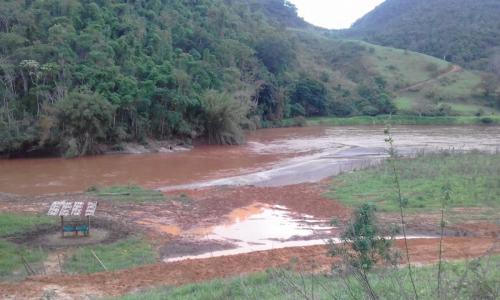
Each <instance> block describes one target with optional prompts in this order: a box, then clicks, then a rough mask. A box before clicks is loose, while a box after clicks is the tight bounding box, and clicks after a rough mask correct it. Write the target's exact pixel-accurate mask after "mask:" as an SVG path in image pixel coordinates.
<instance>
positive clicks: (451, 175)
mask: <svg viewBox="0 0 500 300" xmlns="http://www.w3.org/2000/svg"><path fill="white" fill-rule="evenodd" d="M397 168H398V172H399V175H400V178H399V179H400V184H401V190H402V193H403V198H404V200H405V202H406V203H407V205H408V206H407V207H406V209H407V210H409V211H431V210H436V209H439V208H440V207H441V198H442V191H441V190H442V187H443V186H445V185H447V184H449V186H450V188H451V189H452V190H453V194H452V197H453V203H451V204H450V207H477V206H488V207H496V206H498V205H499V204H500V203H499V202H498V199H500V198H499V197H500V186H499V185H498V180H499V179H500V178H499V174H500V158H499V156H498V155H492V154H481V153H469V154H460V153H439V154H426V155H423V156H419V157H417V158H415V159H404V160H402V161H399V162H398V163H397ZM331 189H332V191H331V192H330V193H329V195H330V196H331V197H332V198H334V199H336V200H338V201H340V202H342V203H344V204H346V205H348V206H353V207H356V206H358V205H359V204H361V203H363V202H366V201H370V202H373V203H376V204H377V207H379V208H380V209H381V210H383V211H389V212H397V211H398V210H399V203H398V202H397V201H396V199H395V198H394V174H393V173H392V169H391V167H390V165H389V164H388V163H383V164H382V165H381V166H377V167H373V168H370V169H366V170H361V171H356V172H353V173H348V174H343V175H341V176H339V177H337V178H335V179H334V181H333V185H332V188H331Z"/></svg>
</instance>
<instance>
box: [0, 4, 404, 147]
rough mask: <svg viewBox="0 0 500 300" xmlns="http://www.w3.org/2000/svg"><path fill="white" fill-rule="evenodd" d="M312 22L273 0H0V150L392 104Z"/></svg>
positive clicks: (193, 132) (267, 122)
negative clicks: (304, 19) (308, 22)
mask: <svg viewBox="0 0 500 300" xmlns="http://www.w3.org/2000/svg"><path fill="white" fill-rule="evenodd" d="M323 35H324V33H322V32H321V31H320V30H318V29H315V28H313V27H312V26H311V25H309V24H307V23H305V22H304V21H303V20H302V19H301V18H299V17H298V16H297V13H296V8H295V7H294V6H293V5H292V4H290V3H288V2H286V1H285V2H283V1H281V0H272V1H271V0H251V1H237V0H224V1H223V0H190V1H184V0H134V1H130V0H113V1H102V0H95V1H92V0H67V1H58V0H44V1H42V0H9V1H2V2H1V3H0V95H1V104H0V154H1V153H3V154H9V153H37V152H40V151H44V152H45V153H60V154H63V155H67V156H78V155H83V154H91V153H98V152H100V151H101V149H100V146H101V145H114V146H115V147H117V148H119V147H120V143H122V142H129V141H136V142H143V141H144V140H146V139H148V138H153V139H169V138H179V139H183V140H187V141H189V140H191V139H194V138H200V137H202V138H206V139H207V141H208V142H210V143H222V144H234V143H239V142H241V141H242V129H245V128H256V127H260V126H271V125H273V124H277V125H279V123H280V122H281V120H282V119H284V118H293V117H302V116H318V115H327V114H337V115H353V114H371V115H375V114H379V113H390V112H392V111H394V106H393V104H392V103H391V101H390V97H389V95H388V93H387V91H386V90H385V82H384V81H383V80H382V79H380V78H378V79H376V80H375V79H372V78H371V76H368V75H369V74H368V72H364V71H363V66H362V65H361V64H360V63H359V62H356V57H357V56H356V55H357V53H358V54H359V52H362V51H364V49H363V47H361V46H359V45H357V44H352V43H341V42H334V41H333V40H332V39H326V38H324V37H323ZM306 47H307V48H308V49H307V51H310V52H311V53H312V54H311V53H309V52H307V53H306V52H305V50H304V48H306ZM314 47H316V48H314ZM325 64H327V65H329V67H328V68H325ZM330 66H331V67H330ZM321 68H322V69H324V70H320V69H321ZM331 69H337V70H342V74H347V75H345V76H344V75H338V74H340V73H332V71H331ZM338 72H340V71H338ZM336 74H337V75H338V76H337V75H336ZM335 76H337V77H339V78H340V77H342V78H344V79H342V80H340V79H339V80H337V79H336V78H335Z"/></svg>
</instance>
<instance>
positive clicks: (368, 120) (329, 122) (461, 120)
mask: <svg viewBox="0 0 500 300" xmlns="http://www.w3.org/2000/svg"><path fill="white" fill-rule="evenodd" d="M485 118H489V119H490V121H491V122H488V124H494V125H500V116H487V117H473V116H454V117H418V116H406V115H393V116H387V115H386V116H375V117H370V116H357V117H349V118H339V117H319V118H308V119H307V125H310V126H314V125H325V126H344V125H345V126H356V125H387V124H391V125H481V124H484V121H483V120H485Z"/></svg>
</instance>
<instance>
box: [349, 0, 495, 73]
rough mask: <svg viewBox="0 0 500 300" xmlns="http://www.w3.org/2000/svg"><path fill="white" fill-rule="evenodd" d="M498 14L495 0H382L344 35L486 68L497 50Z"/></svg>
mask: <svg viewBox="0 0 500 300" xmlns="http://www.w3.org/2000/svg"><path fill="white" fill-rule="evenodd" d="M498 11H500V3H499V2H498V1H496V0H484V1H475V0H453V1H449V0H427V1H410V0H388V1H385V2H384V3H382V4H381V5H380V6H378V7H377V8H376V9H375V10H373V11H372V12H370V13H368V14H367V15H366V16H364V17H363V18H361V19H360V20H358V21H357V22H356V23H354V25H353V26H352V27H351V29H350V30H349V31H348V32H347V34H348V35H350V36H356V37H362V38H364V39H366V40H368V41H370V42H373V43H376V44H381V45H385V46H391V47H395V48H401V49H410V50H413V51H417V52H422V53H426V54H429V55H432V56H435V57H438V58H443V57H445V58H446V60H448V61H451V62H454V63H457V64H461V65H465V66H469V67H476V68H481V69H486V68H487V67H488V59H489V57H490V56H491V55H493V54H494V53H495V47H498V46H500V31H499V25H500V21H499V19H498V16H497V14H498ZM409 33H411V34H409ZM430 33H432V34H430Z"/></svg>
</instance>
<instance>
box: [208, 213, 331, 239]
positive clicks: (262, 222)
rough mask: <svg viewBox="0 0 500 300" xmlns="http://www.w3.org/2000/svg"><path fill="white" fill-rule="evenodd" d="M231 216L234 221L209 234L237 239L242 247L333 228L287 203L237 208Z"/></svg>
mask: <svg viewBox="0 0 500 300" xmlns="http://www.w3.org/2000/svg"><path fill="white" fill-rule="evenodd" d="M235 216H236V218H235ZM231 217H232V218H233V219H232V222H231V223H229V224H223V225H220V226H216V227H214V228H212V232H211V233H210V234H208V235H207V236H206V237H205V238H207V239H214V240H227V241H234V242H236V243H237V244H238V246H239V247H252V246H255V245H268V246H272V245H274V244H277V243H282V242H286V241H289V240H291V239H301V238H302V239H303V238H305V237H310V236H317V235H320V234H325V233H329V232H330V230H331V229H332V227H329V226H325V225H324V222H322V221H320V220H316V219H314V218H313V217H311V216H307V215H297V214H292V213H291V212H290V211H288V210H287V209H286V208H285V207H282V206H268V205H264V204H259V203H256V204H254V205H252V206H249V207H245V208H240V209H237V210H236V211H235V212H233V213H232V214H231V215H230V218H231Z"/></svg>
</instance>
